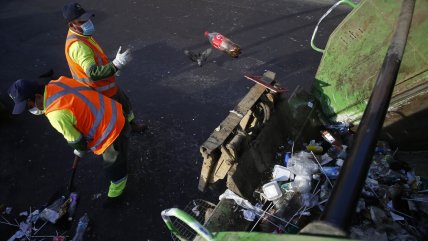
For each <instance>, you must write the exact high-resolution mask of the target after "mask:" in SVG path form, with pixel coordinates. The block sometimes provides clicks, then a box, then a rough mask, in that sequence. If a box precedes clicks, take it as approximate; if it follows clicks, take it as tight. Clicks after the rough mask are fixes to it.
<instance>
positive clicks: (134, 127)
mask: <svg viewBox="0 0 428 241" xmlns="http://www.w3.org/2000/svg"><path fill="white" fill-rule="evenodd" d="M130 124H131V129H132V131H133V132H140V133H143V132H144V131H145V130H146V129H147V126H146V125H144V124H142V123H137V122H136V121H135V120H132V121H131V123H130Z"/></svg>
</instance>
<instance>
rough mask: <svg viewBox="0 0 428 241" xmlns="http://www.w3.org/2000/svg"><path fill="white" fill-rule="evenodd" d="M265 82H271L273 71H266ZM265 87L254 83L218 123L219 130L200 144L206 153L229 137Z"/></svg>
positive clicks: (273, 75) (272, 80) (273, 76)
mask: <svg viewBox="0 0 428 241" xmlns="http://www.w3.org/2000/svg"><path fill="white" fill-rule="evenodd" d="M262 79H263V80H264V81H265V82H268V83H270V84H272V83H273V82H274V79H275V73H273V72H271V71H266V72H265V73H264V74H263V78H262ZM265 90H266V88H265V87H263V86H261V85H257V84H256V85H254V86H253V87H252V88H251V89H250V91H249V92H248V93H247V95H246V96H245V97H244V98H243V99H242V100H241V101H240V102H239V104H238V105H237V106H236V107H235V108H234V109H233V110H232V111H231V112H230V113H229V115H228V116H227V117H226V119H224V120H223V121H222V122H221V124H220V130H214V132H212V133H211V135H210V137H208V139H207V140H206V141H205V142H204V143H203V144H202V146H201V147H202V148H203V149H204V150H205V152H206V153H207V154H210V153H211V152H212V151H213V150H215V149H217V148H219V147H220V145H222V144H223V143H224V141H225V140H226V139H227V138H228V137H229V135H230V134H231V133H232V131H233V130H234V129H235V128H236V127H237V126H238V125H239V122H240V121H241V120H242V118H243V117H244V116H245V114H246V113H247V112H248V111H249V110H250V109H251V108H252V107H253V106H254V104H255V103H256V102H257V101H258V99H259V98H260V97H261V96H262V95H263V93H264V92H265Z"/></svg>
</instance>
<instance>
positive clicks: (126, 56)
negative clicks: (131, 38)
mask: <svg viewBox="0 0 428 241" xmlns="http://www.w3.org/2000/svg"><path fill="white" fill-rule="evenodd" d="M121 50H122V46H120V47H119V50H118V51H117V54H116V58H115V59H113V64H114V66H116V68H118V69H121V68H122V67H123V66H125V65H126V64H127V63H129V62H131V60H132V56H131V51H130V49H127V50H126V51H125V52H123V53H121V52H120V51H121Z"/></svg>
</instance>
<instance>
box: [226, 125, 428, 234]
mask: <svg viewBox="0 0 428 241" xmlns="http://www.w3.org/2000/svg"><path fill="white" fill-rule="evenodd" d="M321 136H322V138H319V139H320V141H315V140H311V141H310V142H309V143H307V144H304V145H303V148H302V149H303V150H301V151H297V152H295V151H294V149H295V147H294V143H293V142H290V143H289V146H290V148H288V151H286V150H284V151H283V152H282V153H280V155H279V156H281V162H282V163H279V165H275V166H274V168H273V171H272V177H271V179H270V180H268V181H267V182H266V183H265V184H264V185H263V186H262V187H261V188H260V189H259V190H256V192H255V193H256V194H257V198H256V199H257V200H258V202H259V203H258V204H257V205H254V206H252V205H251V206H250V204H248V203H247V204H246V205H242V206H244V208H245V209H247V211H250V212H253V213H254V215H252V216H253V217H257V218H258V220H257V222H256V224H258V228H257V229H256V230H257V231H263V232H275V233H298V232H299V230H300V229H302V228H303V227H305V226H306V225H307V224H308V223H310V222H312V221H316V220H318V219H319V217H320V215H321V214H322V212H323V211H324V208H325V205H326V203H327V201H328V198H329V195H330V193H331V191H332V187H333V185H334V182H335V181H336V179H337V177H338V175H339V173H340V169H341V167H342V165H343V164H344V162H345V160H346V157H347V151H348V145H349V144H350V142H352V138H353V132H352V131H350V126H349V125H348V124H346V123H338V124H335V125H329V126H325V128H324V131H322V132H321ZM282 149H287V148H282ZM395 152H396V150H395V151H393V150H391V148H390V147H389V146H388V144H387V143H386V142H382V141H379V142H378V143H377V147H376V150H375V154H374V155H373V160H372V164H371V167H370V170H369V173H368V176H367V178H366V182H365V186H364V188H363V191H362V193H361V197H360V199H359V201H358V206H357V209H356V213H355V215H354V217H353V218H352V227H351V229H350V237H351V238H354V239H363V240H377V241H381V240H423V239H424V236H425V235H426V234H427V230H428V222H427V219H428V185H427V183H428V182H427V180H426V179H424V178H423V177H419V176H416V175H415V172H414V170H413V169H412V168H411V167H410V166H409V165H408V164H407V163H405V162H403V161H399V160H396V159H395V158H394V156H395ZM228 191H230V190H228ZM241 202H242V201H241ZM262 207H263V208H262ZM246 219H247V220H250V221H251V220H252V219H251V215H249V214H248V215H246ZM252 229H254V227H253V228H252Z"/></svg>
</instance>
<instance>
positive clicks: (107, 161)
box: [103, 121, 131, 182]
mask: <svg viewBox="0 0 428 241" xmlns="http://www.w3.org/2000/svg"><path fill="white" fill-rule="evenodd" d="M130 131H131V129H130V126H129V123H128V122H126V121H125V125H124V126H123V129H122V131H121V132H120V134H119V136H118V137H117V138H116V140H115V141H114V142H113V147H114V149H112V148H111V146H110V147H109V148H107V150H106V151H105V152H104V153H103V160H104V163H103V166H104V170H105V172H106V174H107V177H108V178H109V179H110V181H112V182H116V181H118V180H120V179H122V178H124V177H125V176H126V175H127V174H128V170H127V165H126V162H127V159H128V157H127V155H128V146H129V135H130Z"/></svg>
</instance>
